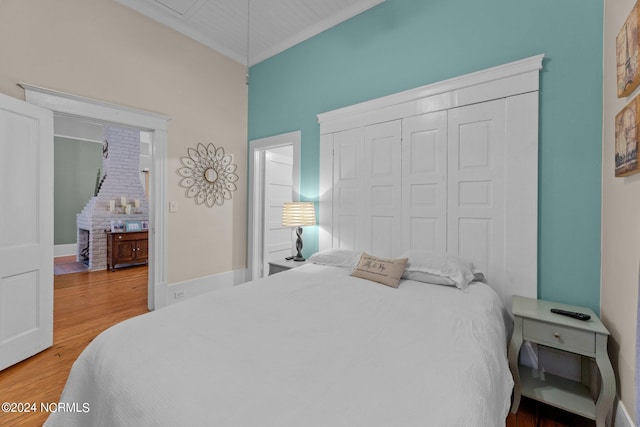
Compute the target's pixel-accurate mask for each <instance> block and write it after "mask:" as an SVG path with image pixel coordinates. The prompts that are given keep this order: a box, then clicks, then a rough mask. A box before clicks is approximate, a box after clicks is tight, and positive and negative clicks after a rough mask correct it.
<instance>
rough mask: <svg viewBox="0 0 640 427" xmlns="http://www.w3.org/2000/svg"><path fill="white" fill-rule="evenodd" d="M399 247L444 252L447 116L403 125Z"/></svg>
mask: <svg viewBox="0 0 640 427" xmlns="http://www.w3.org/2000/svg"><path fill="white" fill-rule="evenodd" d="M402 247H403V248H404V249H421V250H426V251H435V252H446V250H447V112H446V111H438V112H435V113H430V114H423V115H420V116H414V117H410V118H407V119H405V120H403V122H402Z"/></svg>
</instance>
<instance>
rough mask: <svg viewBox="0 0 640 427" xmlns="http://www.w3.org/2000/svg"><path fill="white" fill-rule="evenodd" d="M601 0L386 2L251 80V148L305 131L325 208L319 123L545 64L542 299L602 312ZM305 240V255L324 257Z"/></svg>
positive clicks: (305, 181)
mask: <svg viewBox="0 0 640 427" xmlns="http://www.w3.org/2000/svg"><path fill="white" fill-rule="evenodd" d="M603 7H604V6H603V0H563V1H558V0H536V1H524V0H483V1H477V0H386V1H385V2H384V3H383V4H381V5H379V6H377V7H375V8H373V9H371V10H369V11H367V12H365V13H363V14H361V15H358V16H356V17H354V18H352V19H351V20H349V21H347V22H345V23H343V24H341V25H339V26H336V27H334V28H332V29H330V30H327V31H325V32H323V33H322V34H320V35H318V36H316V37H314V38H312V39H309V40H307V41H305V42H303V43H301V44H299V45H297V46H294V47H292V48H290V49H288V50H287V51H285V52H283V53H281V54H279V55H277V56H274V57H272V58H270V59H268V60H266V61H263V62H261V63H260V64H257V65H255V66H253V67H251V69H250V70H249V139H250V140H252V139H256V138H262V137H266V136H271V135H276V134H280V133H284V132H290V131H293V130H297V129H300V130H301V131H302V164H301V171H302V177H301V194H302V197H303V199H305V200H317V198H318V182H319V161H318V158H319V125H318V123H317V119H316V114H318V113H321V112H325V111H329V110H333V109H336V108H340V107H344V106H347V105H351V104H354V103H358V102H362V101H366V100H369V99H373V98H377V97H380V96H383V95H388V94H391V93H395V92H399V91H402V90H406V89H411V88H413V87H417V86H421V85H426V84H429V83H434V82H438V81H440V80H444V79H447V78H451V77H455V76H459V75H462V74H466V73H470V72H473V71H478V70H482V69H485V68H488V67H493V66H496V65H501V64H504V63H507V62H511V61H515V60H518V59H522V58H526V57H529V56H533V55H537V54H540V53H544V54H545V60H544V62H543V64H544V68H543V70H542V72H541V74H540V76H541V92H540V151H539V154H540V159H539V164H540V166H539V181H540V186H539V242H538V243H539V246H538V251H539V255H538V271H539V274H538V296H539V297H540V298H543V299H550V300H555V301H559V302H565V303H571V304H576V305H583V306H587V307H590V308H592V309H594V310H595V311H596V312H599V307H600V208H601V161H602V159H601V150H602V35H603ZM317 247H318V241H317V230H314V229H312V228H307V229H305V255H307V256H308V255H309V254H311V253H312V252H313V251H315V250H317Z"/></svg>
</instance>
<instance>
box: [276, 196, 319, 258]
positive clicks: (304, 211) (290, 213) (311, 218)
mask: <svg viewBox="0 0 640 427" xmlns="http://www.w3.org/2000/svg"><path fill="white" fill-rule="evenodd" d="M282 225H283V226H285V227H297V228H296V236H297V239H296V249H297V250H298V253H297V254H296V256H295V257H293V260H294V261H304V257H303V256H302V227H303V226H307V225H316V210H315V208H314V206H313V202H286V203H285V204H284V206H283V208H282Z"/></svg>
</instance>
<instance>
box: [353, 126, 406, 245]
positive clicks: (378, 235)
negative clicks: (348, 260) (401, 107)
mask: <svg viewBox="0 0 640 427" xmlns="http://www.w3.org/2000/svg"><path fill="white" fill-rule="evenodd" d="M401 126H402V122H401V121H400V120H396V121H392V122H387V123H381V124H378V125H372V126H367V127H366V128H365V135H364V148H363V158H364V164H363V174H362V176H363V179H364V181H363V186H362V189H363V191H364V206H366V207H367V209H366V211H364V212H363V215H362V219H363V222H364V223H363V226H362V233H363V234H362V246H361V247H362V248H364V250H365V251H368V252H369V253H371V254H373V255H376V256H380V257H387V258H391V257H393V256H398V255H399V254H400V252H401V250H402V190H401V179H402V171H401V168H402V146H401V141H402V138H401V137H402V127H401Z"/></svg>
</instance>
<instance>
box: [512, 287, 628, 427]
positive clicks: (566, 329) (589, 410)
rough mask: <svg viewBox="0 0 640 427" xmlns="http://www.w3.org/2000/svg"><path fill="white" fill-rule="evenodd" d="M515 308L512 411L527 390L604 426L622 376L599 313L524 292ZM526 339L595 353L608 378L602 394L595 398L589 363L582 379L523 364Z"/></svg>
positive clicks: (604, 379)
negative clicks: (575, 314)
mask: <svg viewBox="0 0 640 427" xmlns="http://www.w3.org/2000/svg"><path fill="white" fill-rule="evenodd" d="M552 308H559V309H562V310H567V311H577V312H580V313H585V314H588V315H590V316H591V319H589V320H587V321H581V320H577V319H573V318H571V317H567V316H562V315H559V314H555V313H551V312H550V311H549V310H550V309H552ZM512 312H513V317H514V328H513V335H512V337H511V342H510V343H509V368H510V369H511V373H512V374H513V380H514V383H515V384H514V391H513V404H512V406H511V412H512V413H514V414H515V413H516V412H517V411H518V406H519V405H520V396H521V395H522V396H527V397H529V398H531V399H535V400H538V401H540V402H544V403H547V404H549V405H551V406H555V407H557V408H560V409H563V410H566V411H569V412H573V413H576V414H578V415H582V416H583V417H586V418H589V419H592V420H595V421H596V425H597V426H598V427H604V425H605V418H606V417H607V414H608V413H609V411H611V408H612V405H613V398H614V394H615V388H616V380H615V377H614V374H613V368H612V367H611V362H610V360H609V355H608V354H607V339H608V337H609V331H608V330H607V328H605V327H604V325H603V324H602V322H601V321H600V319H598V316H596V315H595V313H594V312H593V311H592V310H589V309H587V308H583V307H576V306H572V305H566V304H558V303H554V302H550V301H543V300H537V299H533V298H525V297H520V296H514V297H513V302H512ZM523 341H530V342H533V343H537V344H541V345H544V346H547V347H552V348H555V349H559V350H563V351H568V352H571V353H575V354H579V355H581V356H584V357H587V358H590V359H595V362H596V366H597V367H598V370H599V371H600V377H601V379H602V381H601V384H600V394H599V395H598V398H597V400H596V401H595V402H594V400H593V399H592V397H591V392H590V391H589V389H588V387H587V384H590V381H589V380H590V378H589V377H590V375H589V369H588V366H587V365H586V364H584V363H583V368H582V382H576V381H571V380H568V379H566V378H562V377H558V376H556V375H552V374H549V373H546V372H539V371H538V370H534V369H531V368H528V367H526V366H519V364H518V356H519V354H520V347H521V346H522V343H523Z"/></svg>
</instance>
